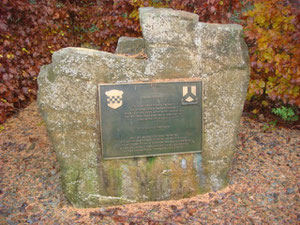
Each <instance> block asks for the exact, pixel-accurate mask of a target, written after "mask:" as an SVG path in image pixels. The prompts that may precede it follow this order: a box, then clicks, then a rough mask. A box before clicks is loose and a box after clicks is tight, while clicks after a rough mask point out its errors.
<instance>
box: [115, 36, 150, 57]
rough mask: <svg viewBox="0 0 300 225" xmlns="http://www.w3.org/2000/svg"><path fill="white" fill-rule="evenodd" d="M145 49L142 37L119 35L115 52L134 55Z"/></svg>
mask: <svg viewBox="0 0 300 225" xmlns="http://www.w3.org/2000/svg"><path fill="white" fill-rule="evenodd" d="M144 50H145V42H144V39H143V38H132V37H120V38H119V40H118V45H117V48H116V54H124V55H125V54H126V55H136V54H139V53H142V52H143V51H144Z"/></svg>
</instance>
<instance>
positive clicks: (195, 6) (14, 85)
mask: <svg viewBox="0 0 300 225" xmlns="http://www.w3.org/2000/svg"><path fill="white" fill-rule="evenodd" d="M143 6H153V7H171V8H174V9H179V10H185V11H189V12H193V13H196V14H198V15H199V17H200V21H202V22H213V23H239V24H241V25H242V26H243V27H244V34H245V40H246V42H247V45H248V47H249V54H250V59H251V81H250V85H249V89H248V94H247V103H246V107H245V110H247V111H250V112H252V113H254V114H258V113H270V112H271V109H272V108H274V107H279V106H283V105H284V106H287V107H292V108H293V109H294V110H295V112H299V108H300V67H299V64H300V14H299V1H298V0H289V1H288V0H244V1H239V0H146V1H141V0H1V2H0V123H3V122H4V121H5V120H6V118H7V117H8V116H10V115H11V114H13V113H15V112H17V111H18V109H20V108H23V107H25V106H26V105H28V104H29V103H30V102H31V101H32V100H34V99H35V98H36V94H37V82H36V79H37V76H38V73H39V70H40V67H41V66H42V65H45V64H49V63H50V62H51V55H52V53H53V52H54V51H57V50H58V49H61V48H63V47H68V46H81V47H91V48H96V49H99V50H103V51H110V52H114V49H115V47H116V43H117V40H118V38H119V37H120V36H131V37H138V36H141V29H140V26H139V21H138V8H139V7H143Z"/></svg>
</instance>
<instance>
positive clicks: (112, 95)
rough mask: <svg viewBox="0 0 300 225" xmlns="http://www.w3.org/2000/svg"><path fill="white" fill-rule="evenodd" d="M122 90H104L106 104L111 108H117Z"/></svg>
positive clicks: (120, 104) (120, 103)
mask: <svg viewBox="0 0 300 225" xmlns="http://www.w3.org/2000/svg"><path fill="white" fill-rule="evenodd" d="M123 93H124V92H123V91H120V90H116V89H113V90H110V91H106V92H105V95H106V96H107V106H108V107H110V108H112V109H117V108H119V107H121V106H122V104H123V101H122V96H123Z"/></svg>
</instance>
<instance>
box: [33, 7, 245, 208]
mask: <svg viewBox="0 0 300 225" xmlns="http://www.w3.org/2000/svg"><path fill="white" fill-rule="evenodd" d="M140 22H141V27H142V31H143V39H126V38H125V39H124V38H123V41H119V44H120V46H119V47H118V48H117V49H118V53H120V54H128V55H134V54H135V53H137V52H139V51H140V50H142V49H145V50H144V52H145V53H146V54H147V58H146V59H137V58H133V57H125V56H122V55H115V54H111V53H106V52H101V51H96V50H90V49H84V48H64V49H61V50H59V51H57V52H55V53H54V54H53V56H52V63H51V64H50V65H47V66H44V67H42V69H41V72H40V75H39V77H38V84H39V93H38V104H39V109H40V111H41V114H42V116H43V118H44V121H45V123H46V127H47V131H48V134H49V137H50V139H51V141H52V144H53V147H54V149H55V151H56V153H57V157H58V160H59V163H60V168H61V178H62V184H63V188H64V192H65V194H66V196H67V198H68V199H69V201H70V202H71V203H72V204H74V205H75V206H77V207H98V206H106V205H116V204H124V203H132V202H143V201H154V200H167V199H179V198H183V197H189V196H193V195H196V194H199V193H204V192H208V191H211V190H218V189H221V188H223V187H225V186H226V185H227V183H228V177H227V171H228V169H229V168H230V165H231V160H232V156H233V153H234V149H235V147H236V142H237V132H238V127H239V120H240V116H241V113H242V109H243V104H244V100H245V96H246V91H247V86H248V81H249V61H248V52H247V48H246V45H245V43H244V40H243V38H242V27H241V26H239V25H233V24H231V25H221V24H206V23H200V22H198V16H197V15H195V14H192V13H188V12H182V11H176V10H172V9H155V8H141V9H140ZM122 43H123V44H122ZM124 43H125V45H124ZM130 43H132V46H131V44H130ZM137 43H139V44H138V46H135V45H137ZM121 45H123V46H121ZM135 47H136V48H135ZM173 78H176V79H178V78H185V79H190V78H193V79H197V78H198V79H200V80H202V81H203V87H204V92H203V96H204V105H203V149H202V153H188V154H176V155H167V156H154V157H141V158H129V159H114V160H103V159H102V157H101V147H100V146H101V145H100V129H99V118H98V117H99V116H98V105H97V104H98V103H97V102H98V100H97V85H98V84H99V83H116V82H132V81H145V80H148V81H153V82H155V80H157V79H159V80H161V79H173ZM103 129H105V128H103Z"/></svg>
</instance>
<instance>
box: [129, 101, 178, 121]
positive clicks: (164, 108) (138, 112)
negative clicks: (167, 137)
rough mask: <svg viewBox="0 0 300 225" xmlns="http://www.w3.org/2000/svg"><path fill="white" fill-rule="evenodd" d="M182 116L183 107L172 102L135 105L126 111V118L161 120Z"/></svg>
mask: <svg viewBox="0 0 300 225" xmlns="http://www.w3.org/2000/svg"><path fill="white" fill-rule="evenodd" d="M180 116H182V109H178V108H177V107H176V105H175V104H170V103H163V104H146V105H135V106H133V107H132V108H129V109H128V111H125V112H124V118H125V119H137V120H161V119H166V118H175V117H180Z"/></svg>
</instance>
